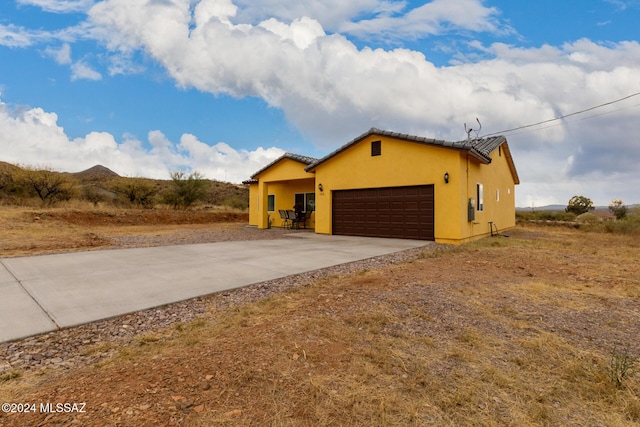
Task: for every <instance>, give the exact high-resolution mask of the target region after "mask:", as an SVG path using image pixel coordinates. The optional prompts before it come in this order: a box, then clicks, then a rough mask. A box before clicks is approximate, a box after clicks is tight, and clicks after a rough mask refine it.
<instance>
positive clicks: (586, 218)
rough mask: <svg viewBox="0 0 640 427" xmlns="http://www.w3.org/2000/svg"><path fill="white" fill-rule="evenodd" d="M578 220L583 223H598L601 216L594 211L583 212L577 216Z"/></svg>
mask: <svg viewBox="0 0 640 427" xmlns="http://www.w3.org/2000/svg"><path fill="white" fill-rule="evenodd" d="M576 221H578V222H579V223H581V224H591V225H593V224H597V223H599V222H600V218H599V217H598V216H596V215H594V214H592V213H583V214H580V215H578V216H577V217H576Z"/></svg>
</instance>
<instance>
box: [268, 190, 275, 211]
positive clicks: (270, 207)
mask: <svg viewBox="0 0 640 427" xmlns="http://www.w3.org/2000/svg"><path fill="white" fill-rule="evenodd" d="M267 210H268V211H269V212H273V211H275V210H276V196H275V194H269V195H268V196H267Z"/></svg>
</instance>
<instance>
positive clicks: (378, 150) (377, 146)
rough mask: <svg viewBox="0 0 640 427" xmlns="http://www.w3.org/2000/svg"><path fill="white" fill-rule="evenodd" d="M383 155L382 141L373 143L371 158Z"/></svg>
mask: <svg viewBox="0 0 640 427" xmlns="http://www.w3.org/2000/svg"><path fill="white" fill-rule="evenodd" d="M381 154H382V141H371V157H373V156H379V155H381Z"/></svg>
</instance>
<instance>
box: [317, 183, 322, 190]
mask: <svg viewBox="0 0 640 427" xmlns="http://www.w3.org/2000/svg"><path fill="white" fill-rule="evenodd" d="M318 190H320V192H322V183H320V184H318Z"/></svg>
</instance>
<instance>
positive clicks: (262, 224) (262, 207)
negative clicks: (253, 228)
mask: <svg viewBox="0 0 640 427" xmlns="http://www.w3.org/2000/svg"><path fill="white" fill-rule="evenodd" d="M258 200H259V201H260V203H259V204H258V228H268V224H269V222H268V219H267V215H268V214H269V212H268V208H269V185H268V184H267V183H266V182H264V181H262V180H260V182H259V183H258Z"/></svg>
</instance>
